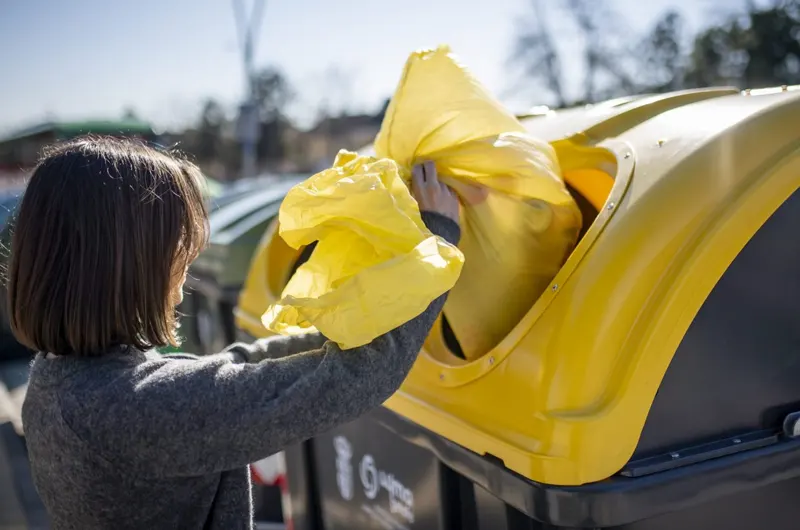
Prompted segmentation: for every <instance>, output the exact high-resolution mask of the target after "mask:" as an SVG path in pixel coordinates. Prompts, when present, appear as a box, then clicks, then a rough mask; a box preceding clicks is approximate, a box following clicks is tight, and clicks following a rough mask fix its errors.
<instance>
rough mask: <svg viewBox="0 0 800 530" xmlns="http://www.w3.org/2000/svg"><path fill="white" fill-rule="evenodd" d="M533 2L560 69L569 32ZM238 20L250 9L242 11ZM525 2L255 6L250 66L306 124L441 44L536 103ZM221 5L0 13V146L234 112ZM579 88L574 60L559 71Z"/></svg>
mask: <svg viewBox="0 0 800 530" xmlns="http://www.w3.org/2000/svg"><path fill="white" fill-rule="evenodd" d="M556 1H557V0H544V3H545V5H547V6H548V9H549V10H551V12H550V19H551V22H552V24H553V27H554V28H555V29H556V30H557V35H564V36H565V38H563V39H561V40H560V41H559V42H560V43H561V45H562V46H564V47H566V48H565V51H566V56H567V57H569V56H570V54H571V53H577V49H578V48H575V49H574V50H571V49H570V45H571V42H572V40H571V39H570V38H568V37H566V34H567V33H568V32H569V31H570V29H571V28H570V27H569V26H567V25H566V23H565V21H564V17H563V15H560V14H559V13H558V12H557V11H555V10H552V9H551V6H552V5H553V4H555V3H556ZM609 1H610V2H611V3H612V5H613V6H614V8H615V9H616V11H617V12H618V13H620V18H621V23H620V32H621V33H622V34H628V33H630V32H634V33H643V32H644V31H646V29H647V28H648V27H650V26H651V25H652V24H653V22H654V21H655V20H656V18H657V17H658V16H659V15H660V14H663V12H664V11H665V10H667V9H669V8H677V9H679V10H680V11H681V12H682V13H683V14H684V15H685V17H686V20H687V23H688V25H689V27H690V29H698V28H701V27H703V26H704V25H706V24H708V23H710V22H712V21H713V19H714V17H715V16H718V13H719V10H720V9H731V8H733V7H736V5H743V4H744V0H609ZM243 2H244V4H245V6H247V7H248V8H249V6H250V5H251V3H252V0H243ZM529 2H530V0H491V1H486V0H403V1H397V0H327V1H326V0H267V2H266V7H265V11H264V18H263V21H262V23H261V25H260V30H259V39H258V45H257V49H256V52H255V62H256V64H257V65H273V66H277V67H279V68H280V69H282V70H283V71H284V72H285V74H286V75H287V77H288V78H289V80H290V82H291V83H292V84H293V86H294V87H295V90H296V93H297V97H296V99H295V101H294V103H293V105H292V107H291V109H290V111H291V112H292V114H293V116H294V117H295V118H296V119H298V120H299V121H304V120H305V121H308V120H310V119H311V117H312V116H313V115H314V114H315V112H316V111H317V109H318V108H319V107H320V105H321V104H322V102H324V101H327V102H328V103H327V104H328V105H329V106H330V107H331V108H333V109H338V108H340V107H350V108H354V109H356V110H374V109H376V108H377V107H378V106H379V105H380V104H381V102H382V101H383V100H385V99H386V98H387V97H389V96H390V95H391V93H392V92H393V90H394V87H395V85H396V83H397V80H398V78H399V76H400V73H401V70H402V67H403V64H404V62H405V60H406V58H407V56H408V54H409V53H410V52H411V51H413V50H415V49H418V48H423V47H432V46H436V45H438V44H449V45H450V46H451V47H452V48H453V50H454V51H455V52H456V53H457V54H458V55H459V56H460V58H461V60H462V61H463V62H464V63H466V64H467V65H468V66H469V67H470V68H471V70H472V71H473V72H474V73H475V74H476V75H477V76H478V78H479V79H481V80H482V81H483V82H484V83H485V84H486V85H487V86H488V87H489V88H490V89H491V90H492V91H493V92H495V93H496V94H498V95H499V96H501V98H502V99H505V100H506V101H507V102H508V104H509V106H511V107H516V108H515V109H514V110H521V109H519V107H521V106H522V107H526V106H529V105H533V104H536V103H539V102H541V97H540V96H541V94H538V93H537V88H536V87H535V86H530V87H526V88H525V90H517V91H513V90H511V89H512V87H514V86H516V84H515V82H514V79H515V71H514V68H513V65H510V64H509V61H508V57H509V54H510V51H511V50H512V47H513V42H514V36H515V34H516V30H517V27H518V26H519V25H520V24H523V23H524V20H525V18H526V15H527V13H529V12H530V3H529ZM232 6H233V4H232V2H231V0H136V1H133V0H69V1H66V0H61V1H58V0H0V50H1V51H0V134H3V133H5V132H9V131H11V130H13V129H15V128H19V127H21V126H26V125H31V124H35V123H37V122H40V121H43V120H46V119H89V118H97V119H114V118H117V117H120V116H121V115H122V113H123V111H124V109H126V108H133V109H135V110H136V112H137V114H138V115H139V116H141V117H142V118H144V119H147V120H150V121H152V122H153V123H154V124H155V125H156V126H158V127H161V128H170V127H177V126H181V125H185V124H186V123H188V122H190V121H191V120H193V119H195V118H196V116H197V114H198V112H199V109H200V107H201V105H202V102H203V101H204V100H205V99H206V98H209V97H213V98H216V99H218V100H220V101H222V102H223V103H225V104H226V105H229V106H230V108H234V105H235V103H236V102H237V101H238V100H239V98H240V97H241V95H242V93H243V89H244V74H243V68H242V60H241V52H240V47H239V41H238V36H237V31H236V24H235V19H234V15H233V7H232ZM567 70H568V79H569V78H572V79H578V76H579V75H580V61H579V60H578V58H577V57H576V60H575V61H570V62H569V64H568V65H567Z"/></svg>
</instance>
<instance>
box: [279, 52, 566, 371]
mask: <svg viewBox="0 0 800 530" xmlns="http://www.w3.org/2000/svg"><path fill="white" fill-rule="evenodd" d="M375 152H376V155H377V157H378V158H379V159H380V161H379V162H374V164H380V165H381V169H380V171H384V170H385V169H386V170H388V168H389V167H391V168H392V169H391V171H390V172H391V173H392V175H397V176H398V177H402V178H404V179H406V181H407V178H408V176H409V175H410V170H411V167H412V166H413V164H415V163H417V162H421V161H423V160H432V161H433V162H435V164H436V167H437V170H438V172H439V173H440V174H441V175H442V176H443V180H444V181H445V182H446V183H448V184H450V185H451V186H452V187H453V188H454V189H456V191H457V192H458V193H459V194H460V195H461V199H462V204H463V205H464V208H462V241H461V243H460V245H459V247H460V248H461V250H462V251H463V253H464V256H465V258H466V263H465V264H464V267H463V271H461V279H460V280H459V282H458V284H457V285H456V286H455V288H454V289H453V290H452V292H451V294H450V297H449V299H448V302H447V304H446V306H445V310H444V313H445V316H446V317H447V319H448V322H449V324H450V326H451V328H452V329H453V331H454V333H455V335H456V338H457V339H458V340H459V343H460V345H461V348H462V350H463V352H464V354H465V356H466V357H467V359H474V358H477V357H479V356H481V355H483V354H485V353H486V352H488V351H489V350H490V349H491V348H492V347H494V346H495V345H496V344H497V343H498V342H499V341H500V340H502V339H503V337H505V336H506V335H507V334H508V332H509V331H510V330H511V329H512V328H513V327H514V326H515V325H516V324H517V323H518V322H519V320H520V319H521V318H522V316H523V315H524V314H525V312H527V311H528V309H530V307H531V306H532V305H533V303H534V302H535V301H536V299H537V298H538V297H539V295H540V294H541V293H542V291H543V290H544V289H545V288H546V287H547V285H548V283H549V282H550V281H551V280H552V278H553V276H554V275H555V274H556V272H557V271H558V269H559V268H560V266H561V265H562V263H563V261H564V260H565V259H566V256H567V255H568V254H569V252H570V251H571V249H572V247H573V246H574V244H575V241H576V239H577V236H578V233H579V230H580V226H581V215H580V211H579V209H578V207H577V205H576V204H575V202H574V201H573V199H572V197H571V196H570V194H569V192H568V191H567V190H566V187H565V185H564V182H563V180H562V179H561V176H560V169H559V164H558V160H557V158H556V155H555V152H554V150H553V148H552V147H551V146H550V145H549V144H547V143H546V142H542V141H540V140H537V139H535V138H532V137H530V136H528V135H526V134H525V129H524V127H523V126H522V125H521V124H520V123H519V121H518V120H517V119H516V118H515V117H514V116H513V115H511V114H510V113H509V112H508V111H506V110H505V109H504V108H503V107H502V106H501V105H500V104H499V103H498V102H496V101H495V100H494V99H493V98H492V97H491V96H490V95H489V94H488V93H487V92H486V90H485V89H484V88H483V87H482V86H481V85H480V83H478V82H477V80H475V78H474V77H472V76H471V74H470V73H469V72H468V71H467V70H466V69H465V68H464V67H463V66H461V65H460V64H459V63H458V62H457V61H456V59H455V58H454V57H453V55H452V54H451V53H450V51H449V49H448V48H446V47H441V48H439V49H437V50H428V51H420V52H416V53H414V54H412V56H411V57H410V59H409V60H408V62H407V63H406V67H405V70H404V72H403V76H402V79H401V81H400V84H399V86H398V88H397V90H396V92H395V95H394V97H393V98H392V101H391V103H390V105H389V108H388V109H387V114H386V118H385V119H384V122H383V124H382V127H381V130H380V133H379V134H378V136H377V138H376V141H375ZM351 163H352V162H351ZM340 164H341V161H340V162H337V167H335V168H334V169H333V170H334V171H339V172H340V173H337V174H336V175H337V176H338V177H339V178H341V177H342V176H343V174H342V173H341V171H342V167H343V166H340ZM371 167H373V170H377V166H371ZM311 180H312V181H315V182H317V183H315V184H314V185H313V186H312V187H313V189H314V190H315V191H314V193H308V194H306V195H305V200H303V201H296V199H295V198H294V197H292V193H290V197H292V198H291V199H289V198H287V202H285V203H284V205H283V207H282V209H281V221H280V222H281V234H282V235H284V237H285V238H286V240H287V242H288V243H289V244H290V245H292V246H295V245H296V244H305V243H308V242H310V241H312V240H313V239H314V238H315V237H320V236H323V237H322V239H321V240H320V243H319V247H318V248H317V250H315V252H314V254H313V255H312V258H311V260H310V261H309V262H308V264H307V265H308V266H307V267H306V266H304V267H301V270H302V273H298V274H297V275H296V276H295V278H294V279H293V280H292V281H291V282H290V283H289V285H288V286H287V288H286V290H285V292H284V298H283V300H282V301H281V302H280V304H279V305H278V306H276V307H277V310H276V309H275V308H273V309H271V310H270V311H268V313H267V314H266V315H265V318H264V325H265V326H267V327H268V328H270V329H272V330H273V331H278V332H288V331H291V329H292V328H293V326H296V325H297V324H298V323H299V324H300V327H303V326H308V325H312V324H316V325H317V327H318V328H320V329H322V328H321V327H320V325H321V324H320V322H321V320H320V319H319V317H318V316H317V315H316V314H312V313H311V312H310V311H309V308H310V307H312V306H313V307H314V310H315V311H322V310H323V309H324V310H325V311H327V312H328V313H327V315H328V317H329V319H328V320H326V321H325V325H329V326H330V327H331V328H333V327H336V326H341V329H342V330H344V329H345V328H346V329H347V331H346V332H344V331H343V332H342V334H339V335H338V336H339V337H340V339H341V340H342V341H344V342H345V343H348V344H352V343H354V342H362V341H364V340H365V339H367V338H368V337H369V338H374V337H375V336H377V335H378V334H379V333H378V331H382V332H385V331H388V330H390V329H392V327H394V325H395V324H399V323H400V322H402V321H403V318H405V316H408V315H410V314H411V313H413V311H407V312H402V314H403V315H404V316H403V318H400V317H399V316H398V317H397V318H390V317H391V316H393V315H390V313H391V311H393V310H394V308H391V310H390V309H389V308H388V307H385V306H383V305H382V304H380V303H377V304H373V303H372V302H374V301H375V300H381V301H385V302H387V303H388V302H389V301H390V299H391V298H392V297H397V298H398V299H400V300H404V299H407V298H415V297H416V296H417V293H416V292H414V293H411V294H410V295H409V294H408V293H407V289H408V288H410V287H411V286H413V285H414V283H416V282H417V281H418V278H417V275H418V274H419V273H420V271H418V270H413V269H412V262H411V261H409V260H408V259H406V261H404V264H403V266H404V267H409V268H408V269H404V268H400V267H394V268H393V269H392V270H391V271H387V273H386V274H384V275H382V281H385V282H386V285H383V286H382V287H379V286H377V285H376V284H375V283H374V281H373V279H374V278H373V268H374V267H376V266H377V265H376V264H378V263H380V262H381V259H382V257H378V256H372V255H368V256H364V257H362V255H361V254H360V253H361V252H364V251H365V249H364V248H363V247H358V248H356V247H352V248H351V246H350V245H351V244H352V243H351V242H350V240H346V241H345V242H344V243H342V244H338V243H337V244H334V243H332V242H330V241H329V238H328V236H327V235H326V234H322V233H315V235H314V237H310V236H307V235H304V237H302V238H300V237H297V235H296V233H294V234H293V233H292V231H293V230H297V229H300V230H301V231H302V230H303V229H304V227H308V226H309V225H310V224H312V223H310V221H309V216H310V215H312V214H311V212H313V216H314V217H316V216H327V217H326V218H327V219H328V222H329V223H332V224H335V225H336V226H337V227H342V226H345V225H346V226H348V227H349V229H350V230H353V231H354V233H356V232H360V231H363V226H364V225H365V224H367V225H369V226H374V225H373V223H375V222H376V220H377V219H381V222H383V223H384V224H382V225H381V226H382V227H383V228H384V230H385V231H382V232H381V235H380V237H381V238H384V237H385V238H389V239H392V238H396V237H400V236H401V234H404V233H405V230H407V229H408V228H406V226H405V225H403V224H402V223H399V222H398V221H389V219H388V218H387V219H383V217H384V216H383V212H384V210H385V209H386V208H387V207H388V202H387V201H386V200H385V198H384V199H381V197H382V195H381V194H373V195H370V194H369V193H364V194H363V195H360V200H359V201H355V202H354V204H357V206H354V207H352V208H353V209H349V210H344V209H343V208H342V207H341V206H340V205H339V204H338V202H336V201H331V200H330V198H333V197H332V196H329V195H328V193H329V192H330V189H329V188H327V187H326V186H330V185H331V184H332V183H334V182H336V183H337V185H336V186H335V188H336V193H335V194H334V195H335V198H337V200H346V199H350V197H349V195H350V193H352V192H350V191H349V190H347V189H345V188H342V187H338V182H340V181H336V179H335V178H332V180H331V183H328V182H326V183H325V184H324V185H321V184H322V182H321V181H319V180H318V179H317V176H315V177H312V179H311ZM323 180H324V179H323ZM392 182H393V183H394V184H393V186H395V185H396V186H398V187H403V188H405V186H404V185H403V183H402V182H401V181H400V179H399V178H397V179H395V180H393V181H392ZM476 186H477V188H476ZM393 189H394V188H393ZM476 190H477V191H476ZM396 191H397V193H398V196H402V197H407V196H408V193H407V190H404V193H399V190H396ZM402 207H403V208H408V212H407V213H406V215H408V216H409V217H410V216H411V213H409V212H412V211H413V212H414V214H415V215H416V216H417V217H415V220H416V219H418V210H417V208H416V203H413V199H412V204H411V205H410V206H409V205H408V204H406V203H403V204H402ZM390 209H391V208H390ZM385 211H389V210H385ZM404 211H405V210H404ZM285 222H287V223H292V224H293V226H294V227H295V228H294V229H292V228H290V227H289V225H287V224H285ZM423 228H424V227H423ZM417 229H420V225H417ZM287 236H288V237H287ZM416 237H418V236H416ZM370 243H371V244H372V243H374V244H378V241H373V240H370ZM323 244H324V245H325V250H324V252H320V248H321V247H322V246H323ZM444 248H447V247H444ZM442 253H443V251H442V250H440V254H442ZM414 259H418V258H416V257H415V258H414ZM453 259H454V258H453ZM340 268H345V269H346V270H345V271H343V272H342V273H341V274H344V276H346V277H347V278H348V282H349V285H347V286H345V285H344V284H342V283H341V282H332V281H331V274H330V273H331V271H337V270H338V269H340ZM303 269H304V270H303ZM338 274H340V273H338V272H337V274H334V277H336V276H337V275H338ZM448 279H452V276H449V277H448ZM437 281H438V279H437ZM366 282H369V286H367V284H366ZM312 283H313V284H315V285H316V289H315V290H313V292H314V293H316V294H320V295H322V293H325V294H324V295H323V296H321V297H319V298H317V299H315V298H313V296H308V297H306V298H304V299H303V301H302V304H301V303H299V302H298V300H297V299H296V298H295V297H296V295H297V293H298V292H302V293H303V295H310V294H311V293H312V290H311V289H305V290H303V289H300V288H299V287H300V285H301V284H302V285H303V286H306V285H309V284H312ZM444 283H445V282H443V283H442V284H441V285H444ZM437 285H439V284H438V283H437ZM372 289H375V291H373V290H372ZM387 295H388V298H385V299H384V298H383V297H384V296H387ZM364 303H369V304H370V306H371V307H375V308H376V311H375V312H374V313H371V314H370V313H365V312H364V311H361V310H360V307H359V306H361V305H362V304H364ZM395 305H396V306H397V305H400V306H402V303H399V304H398V303H396V304H395ZM419 308H420V304H418V305H417V306H416V307H415V309H414V310H415V311H416V310H417V309H419ZM411 316H413V315H411ZM304 319H305V320H304ZM359 319H361V320H359ZM390 325H391V327H389V326H390ZM331 331H334V330H333V329H331ZM337 331H338V330H337ZM345 333H347V335H345ZM350 333H352V334H353V335H352V336H358V337H359V338H358V340H357V341H353V340H350V337H351V335H350ZM329 336H330V337H331V338H333V337H332V336H331V335H329ZM335 340H337V342H338V341H339V340H338V339H335Z"/></svg>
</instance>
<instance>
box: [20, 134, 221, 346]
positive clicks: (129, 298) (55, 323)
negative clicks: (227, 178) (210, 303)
mask: <svg viewBox="0 0 800 530" xmlns="http://www.w3.org/2000/svg"><path fill="white" fill-rule="evenodd" d="M202 181H203V176H202V174H201V173H200V171H199V170H198V169H197V167H196V166H194V165H193V164H191V163H189V162H187V161H186V160H184V159H182V158H178V157H176V156H173V155H171V154H169V153H167V152H162V151H157V150H155V149H152V148H149V147H147V146H145V145H144V144H142V143H140V142H138V141H133V140H121V139H114V138H106V137H85V138H80V139H77V140H74V141H70V142H67V143H63V144H59V145H56V146H54V147H53V148H51V149H50V150H48V151H47V152H46V153H45V155H44V158H42V160H41V161H40V162H39V164H38V165H37V166H36V169H35V170H34V172H33V175H32V176H31V179H30V182H29V183H28V186H27V189H26V190H25V195H24V196H23V199H22V203H21V204H20V207H19V214H18V216H17V220H16V226H15V228H14V235H13V239H12V243H11V264H10V267H9V285H8V305H9V320H10V323H11V329H12V330H13V332H14V335H15V336H16V337H17V340H19V341H20V342H21V343H22V344H24V345H26V346H28V347H29V348H32V349H34V350H38V351H44V352H52V353H55V354H58V355H98V354H101V353H103V352H105V351H107V350H108V349H109V348H112V347H114V346H119V345H127V346H133V347H135V348H137V349H142V350H144V349H149V348H152V347H155V346H164V345H167V344H172V345H177V344H178V340H177V335H176V329H177V315H176V311H175V302H176V300H175V296H174V294H175V293H176V288H177V286H178V285H179V282H180V280H181V279H182V278H183V275H184V274H185V272H186V268H187V267H188V266H189V263H191V261H192V260H193V259H194V258H195V257H197V254H198V253H199V252H200V250H202V248H203V247H204V246H205V244H206V241H207V239H208V223H207V214H206V208H205V203H204V200H203V193H202Z"/></svg>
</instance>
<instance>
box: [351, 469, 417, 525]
mask: <svg viewBox="0 0 800 530" xmlns="http://www.w3.org/2000/svg"><path fill="white" fill-rule="evenodd" d="M359 475H360V476H361V485H362V486H363V487H364V495H366V497H367V498H368V499H369V500H371V501H372V500H375V499H376V498H377V497H378V493H380V490H381V489H384V490H386V493H387V494H388V495H389V512H390V513H393V514H395V515H399V516H401V517H403V518H404V519H405V520H406V521H408V522H409V523H413V522H414V494H413V493H412V492H411V490H410V489H408V488H407V487H405V486H404V485H403V483H402V482H400V480H398V479H397V477H395V476H394V474H393V473H389V472H386V471H384V470H382V469H378V466H377V465H376V464H375V458H373V456H372V455H370V454H366V455H364V456H363V457H362V458H361V464H360V465H359Z"/></svg>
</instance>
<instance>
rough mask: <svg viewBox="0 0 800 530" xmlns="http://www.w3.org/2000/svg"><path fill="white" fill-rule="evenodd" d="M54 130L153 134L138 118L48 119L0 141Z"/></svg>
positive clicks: (83, 132)
mask: <svg viewBox="0 0 800 530" xmlns="http://www.w3.org/2000/svg"><path fill="white" fill-rule="evenodd" d="M50 131H56V132H57V133H59V134H66V135H68V136H77V135H80V134H90V133H91V134H119V133H126V134H153V128H152V127H151V126H150V124H149V123H147V122H144V121H140V120H86V121H49V122H45V123H40V124H38V125H34V126H33V127H27V128H25V129H21V130H19V131H16V132H14V133H12V134H11V135H9V136H7V137H5V138H0V142H7V141H10V140H17V139H20V138H25V137H28V136H35V135H37V134H42V133H47V132H50Z"/></svg>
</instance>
